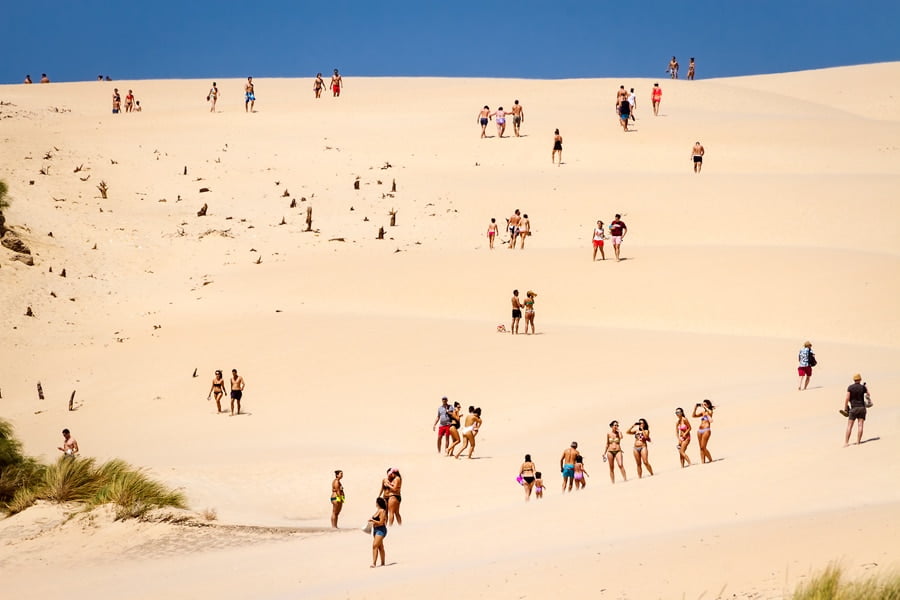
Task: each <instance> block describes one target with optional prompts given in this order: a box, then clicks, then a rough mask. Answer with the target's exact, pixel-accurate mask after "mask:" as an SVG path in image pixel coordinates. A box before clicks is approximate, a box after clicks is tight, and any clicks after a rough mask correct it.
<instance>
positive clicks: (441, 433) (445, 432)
mask: <svg viewBox="0 0 900 600" xmlns="http://www.w3.org/2000/svg"><path fill="white" fill-rule="evenodd" d="M449 435H450V426H449V425H441V426H440V427H438V437H439V438H442V437H445V436H449Z"/></svg>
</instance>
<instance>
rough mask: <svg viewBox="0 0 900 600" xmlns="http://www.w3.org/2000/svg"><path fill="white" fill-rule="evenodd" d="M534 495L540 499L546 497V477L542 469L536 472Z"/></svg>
mask: <svg viewBox="0 0 900 600" xmlns="http://www.w3.org/2000/svg"><path fill="white" fill-rule="evenodd" d="M534 497H535V498H537V499H538V500H540V499H541V498H543V497H544V478H543V477H542V476H541V472H540V471H535V473H534Z"/></svg>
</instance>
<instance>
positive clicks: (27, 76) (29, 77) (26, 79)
mask: <svg viewBox="0 0 900 600" xmlns="http://www.w3.org/2000/svg"><path fill="white" fill-rule="evenodd" d="M24 83H31V75H26V76H25V81H24Z"/></svg>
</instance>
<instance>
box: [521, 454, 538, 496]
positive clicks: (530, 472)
mask: <svg viewBox="0 0 900 600" xmlns="http://www.w3.org/2000/svg"><path fill="white" fill-rule="evenodd" d="M534 474H535V467H534V463H533V462H531V455H530V454H526V455H525V461H524V462H523V463H522V466H521V467H519V479H520V480H521V481H522V486H523V487H524V488H525V502H528V501H529V500H531V490H532V489H533V488H534V478H535V476H534Z"/></svg>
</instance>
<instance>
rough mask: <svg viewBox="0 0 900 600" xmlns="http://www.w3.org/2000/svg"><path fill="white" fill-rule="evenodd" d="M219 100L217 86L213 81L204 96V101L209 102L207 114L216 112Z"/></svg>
mask: <svg viewBox="0 0 900 600" xmlns="http://www.w3.org/2000/svg"><path fill="white" fill-rule="evenodd" d="M218 100H219V85H218V84H217V83H216V82H215V81H213V84H212V87H211V88H209V93H208V94H207V95H206V101H207V102H209V112H216V102H217V101H218Z"/></svg>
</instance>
